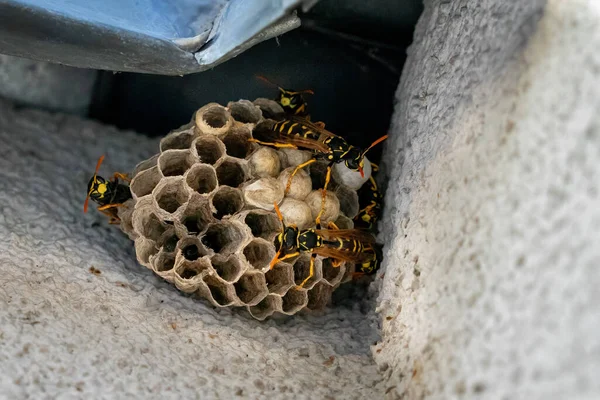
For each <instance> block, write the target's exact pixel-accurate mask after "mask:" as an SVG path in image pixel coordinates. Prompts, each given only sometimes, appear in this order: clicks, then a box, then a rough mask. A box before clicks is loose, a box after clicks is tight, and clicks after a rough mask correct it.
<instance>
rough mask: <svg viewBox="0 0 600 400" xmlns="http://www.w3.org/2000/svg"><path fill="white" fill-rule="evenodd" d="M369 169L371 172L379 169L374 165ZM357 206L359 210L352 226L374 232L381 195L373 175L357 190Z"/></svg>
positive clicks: (379, 209)
mask: <svg viewBox="0 0 600 400" xmlns="http://www.w3.org/2000/svg"><path fill="white" fill-rule="evenodd" d="M371 167H372V170H373V172H375V171H377V170H378V169H379V168H378V167H377V166H376V165H375V164H371ZM358 204H359V206H360V210H359V212H358V214H357V215H356V217H354V226H355V227H358V228H364V229H369V230H374V229H375V227H376V226H377V221H378V220H379V217H380V215H381V193H380V192H379V189H378V187H377V182H375V178H373V175H371V176H370V177H369V180H368V181H367V182H365V184H364V185H363V186H362V187H361V188H360V189H358Z"/></svg>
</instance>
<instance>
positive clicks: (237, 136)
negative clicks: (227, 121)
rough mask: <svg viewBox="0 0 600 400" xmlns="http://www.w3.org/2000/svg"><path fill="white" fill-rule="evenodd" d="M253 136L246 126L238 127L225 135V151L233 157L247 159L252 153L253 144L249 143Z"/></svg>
mask: <svg viewBox="0 0 600 400" xmlns="http://www.w3.org/2000/svg"><path fill="white" fill-rule="evenodd" d="M251 137H252V135H251V134H250V130H249V129H248V128H246V127H245V126H236V127H235V128H233V129H231V130H230V131H229V132H228V133H227V135H225V137H224V138H222V140H223V144H225V151H226V152H227V154H228V155H230V156H231V157H236V158H246V157H247V156H248V155H250V153H251V152H252V149H253V146H252V143H251V142H249V141H248V139H250V138H251Z"/></svg>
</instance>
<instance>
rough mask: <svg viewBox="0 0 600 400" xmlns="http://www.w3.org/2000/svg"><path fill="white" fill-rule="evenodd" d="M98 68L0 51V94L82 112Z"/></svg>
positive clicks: (89, 98)
mask: <svg viewBox="0 0 600 400" xmlns="http://www.w3.org/2000/svg"><path fill="white" fill-rule="evenodd" d="M96 75H97V71H94V70H91V69H80V68H71V67H65V66H64V65H58V64H50V63H47V62H42V61H34V60H28V59H25V58H19V57H13V56H7V55H4V54H0V96H2V97H5V98H7V99H11V100H12V101H15V102H17V103H18V104H23V105H29V106H35V107H40V108H44V109H48V110H54V111H63V112H67V113H72V114H78V115H85V114H87V111H88V107H89V105H90V102H91V101H92V90H93V88H94V82H95V81H96Z"/></svg>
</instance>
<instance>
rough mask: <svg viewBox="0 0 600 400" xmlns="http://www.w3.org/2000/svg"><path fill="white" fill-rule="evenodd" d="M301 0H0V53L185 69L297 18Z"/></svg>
mask: <svg viewBox="0 0 600 400" xmlns="http://www.w3.org/2000/svg"><path fill="white" fill-rule="evenodd" d="M303 2H308V1H307V0H0V53H5V54H11V55H16V56H20V57H26V58H32V59H38V60H44V61H51V62H57V63H62V64H66V65H71V66H76V67H84V68H95V69H105V70H113V71H131V72H145V73H155V74H166V75H183V74H188V73H192V72H198V71H203V70H206V69H209V68H212V67H214V66H215V65H217V64H219V63H221V62H223V61H225V60H227V59H229V58H231V57H234V56H236V55H237V54H239V53H241V52H242V51H244V50H246V49H247V48H249V47H251V46H253V45H254V44H256V43H259V42H260V41H262V40H265V39H268V38H270V37H273V36H275V35H280V34H282V33H284V32H286V31H288V30H290V29H293V28H295V27H297V26H299V23H300V22H299V20H298V19H297V18H296V17H295V13H294V12H293V10H294V9H295V8H297V7H299V6H300V5H302V3H303ZM310 3H313V1H310Z"/></svg>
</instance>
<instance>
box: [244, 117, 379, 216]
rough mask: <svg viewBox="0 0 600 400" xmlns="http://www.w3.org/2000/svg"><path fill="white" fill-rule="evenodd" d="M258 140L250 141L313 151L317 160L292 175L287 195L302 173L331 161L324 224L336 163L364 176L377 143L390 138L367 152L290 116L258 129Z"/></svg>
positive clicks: (326, 176)
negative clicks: (323, 162) (298, 175)
mask: <svg viewBox="0 0 600 400" xmlns="http://www.w3.org/2000/svg"><path fill="white" fill-rule="evenodd" d="M253 135H254V138H251V139H248V140H249V141H252V142H255V143H258V144H262V145H265V146H271V147H276V148H292V149H299V150H309V151H312V152H313V158H311V159H310V160H308V161H306V162H305V163H302V164H300V165H298V166H297V167H296V169H295V170H294V171H293V172H292V174H290V177H289V179H288V182H287V185H286V188H285V193H287V192H288V191H289V190H290V186H291V183H292V178H293V177H294V175H296V173H298V171H299V170H301V169H302V168H305V167H307V166H309V165H310V164H313V163H315V162H317V161H319V160H325V161H327V162H328V165H327V174H326V175H325V184H324V186H323V202H322V204H321V212H320V213H319V216H318V217H317V223H319V221H320V217H321V214H322V212H323V210H324V208H325V196H326V191H327V185H328V184H329V181H330V180H331V168H332V166H333V165H334V164H335V163H340V162H343V163H344V164H345V165H346V167H348V168H349V169H351V170H354V171H359V172H360V174H361V175H362V176H364V172H363V168H364V159H365V154H366V153H367V152H368V151H369V150H370V149H371V148H372V147H373V146H375V145H376V144H378V143H380V142H382V141H384V140H385V139H387V137H388V136H387V135H385V136H382V137H380V138H379V139H377V140H376V141H375V142H373V143H372V144H371V145H370V146H369V147H368V148H367V149H366V150H362V149H360V148H359V147H356V146H353V145H351V144H349V143H348V142H347V141H346V140H345V139H344V138H343V137H341V136H338V135H335V134H333V133H331V132H329V131H328V130H326V129H324V128H323V125H322V124H318V123H313V122H310V121H307V120H306V119H303V118H299V117H294V116H290V117H288V118H287V119H285V120H283V121H279V122H277V123H275V124H274V125H273V127H272V128H271V129H255V130H254V133H253Z"/></svg>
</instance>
